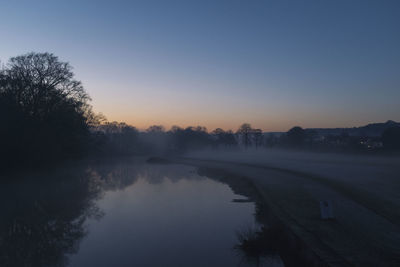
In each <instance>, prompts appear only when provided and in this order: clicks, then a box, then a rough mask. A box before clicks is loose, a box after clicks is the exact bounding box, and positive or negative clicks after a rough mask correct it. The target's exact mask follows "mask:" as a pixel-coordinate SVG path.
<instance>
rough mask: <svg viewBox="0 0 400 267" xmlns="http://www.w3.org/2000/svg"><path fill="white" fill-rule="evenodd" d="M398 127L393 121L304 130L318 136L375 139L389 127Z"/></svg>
mask: <svg viewBox="0 0 400 267" xmlns="http://www.w3.org/2000/svg"><path fill="white" fill-rule="evenodd" d="M394 126H399V127H400V123H399V122H395V121H391V120H389V121H387V122H383V123H370V124H368V125H365V126H361V127H353V128H308V129H306V130H308V131H310V130H314V131H316V132H317V133H318V134H319V135H325V136H326V135H341V134H348V135H350V136H371V137H377V136H381V135H382V133H383V132H384V131H385V130H386V129H387V128H390V127H394Z"/></svg>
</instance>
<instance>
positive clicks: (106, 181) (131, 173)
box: [0, 159, 282, 267]
mask: <svg viewBox="0 0 400 267" xmlns="http://www.w3.org/2000/svg"><path fill="white" fill-rule="evenodd" d="M25 176H29V177H22V178H21V177H18V179H17V178H15V177H14V178H13V179H11V180H8V182H4V184H3V186H2V188H1V191H2V196H1V198H2V199H1V200H2V204H1V205H2V208H3V210H4V216H2V218H0V231H1V232H0V237H1V239H0V245H1V247H0V248H1V252H0V256H1V257H0V263H2V264H1V266H74V267H81V266H251V265H253V264H257V263H256V262H252V261H250V260H249V259H247V258H246V257H244V255H243V254H242V253H241V252H240V251H238V250H237V249H234V247H235V245H236V244H237V243H238V240H237V236H236V232H237V231H240V230H241V229H245V228H247V227H249V226H255V227H257V222H256V221H255V218H254V213H255V205H254V203H252V202H239V203H238V202H232V200H233V199H241V198H242V199H243V198H244V197H243V196H239V195H236V194H234V193H233V192H232V190H231V189H230V187H229V186H228V185H226V184H223V183H221V182H218V181H216V180H213V179H211V178H209V177H206V176H200V175H199V174H198V173H197V171H196V169H195V168H194V167H189V166H184V165H153V164H152V165H149V164H146V163H144V161H143V160H138V159H136V160H120V161H106V162H104V161H102V162H97V163H93V162H92V163H87V162H86V163H83V162H82V163H79V164H74V163H71V164H70V165H69V166H64V167H62V168H61V167H60V168H57V169H54V170H50V171H47V172H36V173H32V174H29V175H27V174H25ZM258 263H260V262H258ZM261 263H262V264H263V265H268V266H281V265H282V264H281V261H280V259H279V257H278V256H271V257H268V258H265V259H263V261H262V262H261Z"/></svg>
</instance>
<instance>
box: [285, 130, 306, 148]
mask: <svg viewBox="0 0 400 267" xmlns="http://www.w3.org/2000/svg"><path fill="white" fill-rule="evenodd" d="M286 136H287V140H288V143H289V145H291V146H301V145H303V144H304V141H305V139H306V133H305V131H304V129H303V128H301V127H299V126H295V127H293V128H292V129H290V130H289V131H288V132H287V133H286Z"/></svg>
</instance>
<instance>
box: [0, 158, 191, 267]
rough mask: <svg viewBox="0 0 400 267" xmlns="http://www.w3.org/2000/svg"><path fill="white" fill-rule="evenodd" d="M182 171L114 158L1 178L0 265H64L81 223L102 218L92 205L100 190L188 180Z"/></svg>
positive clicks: (76, 243)
mask: <svg viewBox="0 0 400 267" xmlns="http://www.w3.org/2000/svg"><path fill="white" fill-rule="evenodd" d="M181 172H182V173H180V171H177V169H176V168H168V167H167V166H165V167H162V166H159V167H157V168H153V167H149V165H145V164H135V162H132V161H128V162H126V161H124V160H121V159H119V160H118V161H117V160H115V161H112V160H107V161H101V162H91V163H88V162H81V163H74V164H72V163H71V164H70V165H69V166H62V167H60V166H59V167H57V168H56V169H53V170H47V171H40V172H39V171H38V172H36V173H24V174H18V175H13V176H12V177H3V178H2V179H1V180H2V181H1V186H0V208H1V212H2V213H1V216H0V266H18V267H20V266H67V265H68V257H69V255H70V254H74V253H77V252H78V249H79V243H80V241H81V240H82V239H83V237H85V235H86V234H87V229H85V220H86V219H87V218H98V219H99V218H101V217H102V215H103V214H102V212H101V211H100V210H99V209H98V207H97V206H96V200H98V199H100V198H101V197H102V196H103V194H104V192H105V191H109V190H111V191H115V190H121V189H124V188H125V187H127V186H129V185H132V184H133V183H135V182H136V181H137V180H138V179H140V178H141V177H146V179H148V181H149V183H153V184H157V183H160V182H162V181H163V179H164V178H166V177H168V178H169V179H170V180H171V181H172V182H176V181H179V180H180V179H183V178H185V179H188V177H190V175H189V176H188V172H187V169H186V168H182V170H181ZM189 179H190V178H189Z"/></svg>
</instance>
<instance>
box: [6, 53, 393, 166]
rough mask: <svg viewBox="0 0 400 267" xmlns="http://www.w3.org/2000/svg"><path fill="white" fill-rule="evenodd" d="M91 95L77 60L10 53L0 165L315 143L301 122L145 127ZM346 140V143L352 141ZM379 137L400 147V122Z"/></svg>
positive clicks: (299, 145) (386, 142) (384, 143)
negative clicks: (116, 117)
mask: <svg viewBox="0 0 400 267" xmlns="http://www.w3.org/2000/svg"><path fill="white" fill-rule="evenodd" d="M90 100H91V99H90V96H89V95H88V94H87V92H86V91H85V90H84V88H83V86H82V83H81V82H80V81H77V80H76V79H75V77H74V73H73V72H72V67H71V65H70V64H69V63H67V62H62V61H60V60H59V59H58V57H57V56H55V55H53V54H51V53H28V54H25V55H21V56H17V57H13V58H11V59H10V60H9V61H8V62H7V63H6V64H5V65H3V66H2V67H1V68H0V125H1V128H0V147H1V150H0V162H1V165H3V166H12V165H19V164H33V165H35V164H37V163H41V162H45V163H48V162H52V161H57V160H61V159H68V158H76V157H80V156H85V155H88V154H100V155H106V154H109V155H116V154H122V155H131V154H144V153H181V152H185V151H188V150H193V149H202V148H224V149H234V148H238V147H242V148H244V149H248V148H250V147H254V148H256V149H258V148H261V147H295V148H304V147H310V146H311V145H312V144H315V143H316V141H315V133H313V132H312V131H307V130H304V129H302V128H301V127H293V128H292V129H290V130H289V131H288V132H287V133H285V134H281V135H279V136H275V135H266V134H264V133H263V132H262V130H261V129H256V128H252V126H251V125H250V124H248V123H244V124H242V125H241V126H240V127H239V128H238V130H237V131H236V132H233V131H231V130H228V131H225V130H223V129H221V128H217V129H215V130H213V131H211V132H208V131H207V129H206V128H205V127H202V126H197V127H187V128H181V127H179V126H173V127H172V128H171V129H170V130H168V131H167V130H165V128H164V127H163V126H160V125H154V126H151V127H149V128H148V129H147V130H145V131H139V130H138V129H137V128H135V127H134V126H131V125H128V124H126V123H123V122H108V121H107V120H106V119H105V117H104V116H103V115H101V114H96V113H94V112H93V109H92V106H91V105H90ZM341 138H342V139H340V140H341V141H342V140H347V139H349V140H350V139H351V138H349V137H348V136H347V137H346V136H343V137H341ZM346 138H347V139H346ZM327 140H329V138H328V139H327ZM381 141H382V142H383V145H384V146H385V147H387V148H393V149H400V145H399V142H400V130H399V127H395V128H393V129H388V130H387V131H385V133H384V134H383V136H382V138H381ZM336 142H338V141H337V140H336ZM357 142H359V140H357V141H356V143H357ZM333 143H334V142H333ZM1 165H0V166H1Z"/></svg>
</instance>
